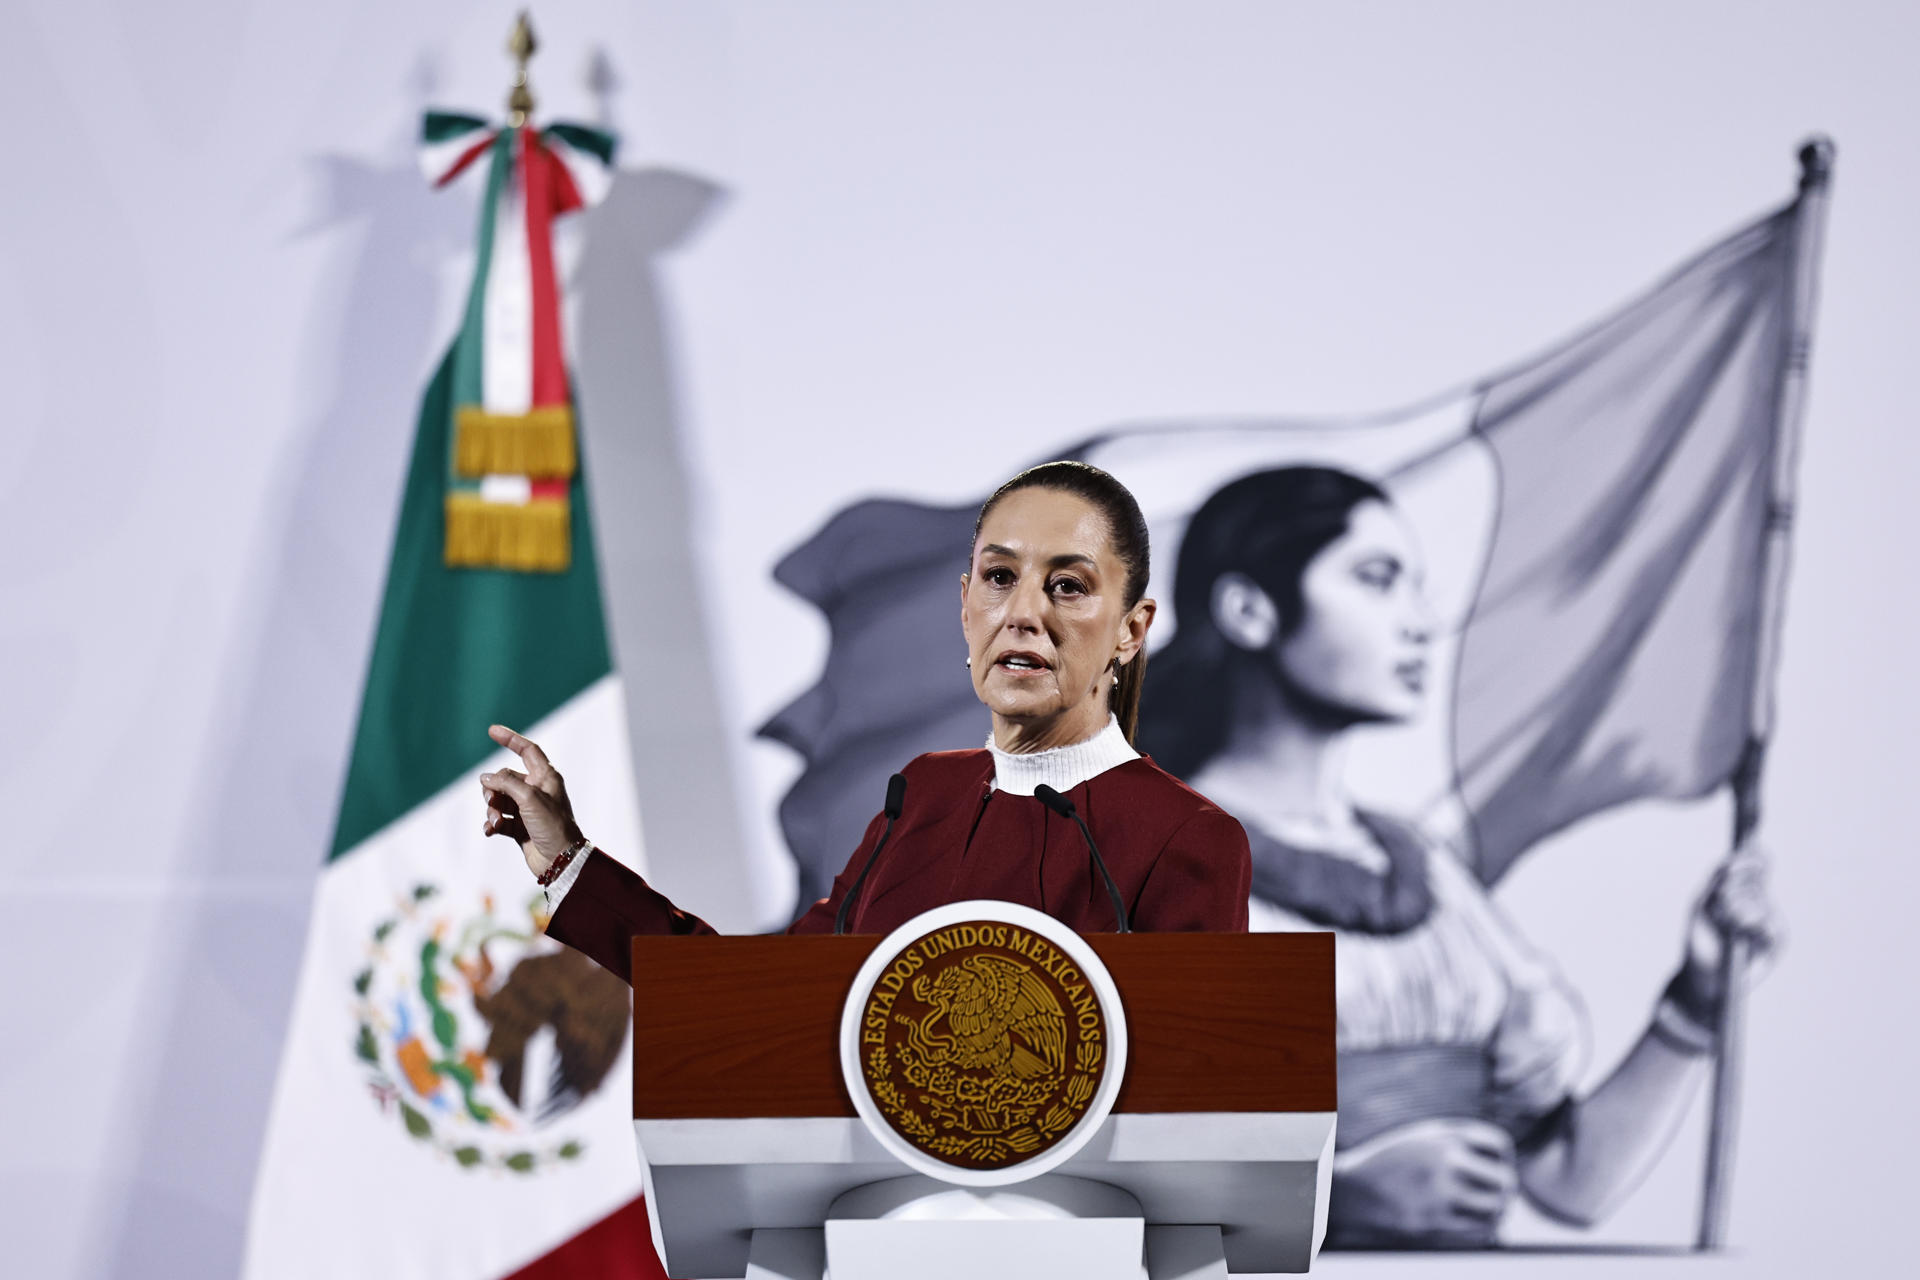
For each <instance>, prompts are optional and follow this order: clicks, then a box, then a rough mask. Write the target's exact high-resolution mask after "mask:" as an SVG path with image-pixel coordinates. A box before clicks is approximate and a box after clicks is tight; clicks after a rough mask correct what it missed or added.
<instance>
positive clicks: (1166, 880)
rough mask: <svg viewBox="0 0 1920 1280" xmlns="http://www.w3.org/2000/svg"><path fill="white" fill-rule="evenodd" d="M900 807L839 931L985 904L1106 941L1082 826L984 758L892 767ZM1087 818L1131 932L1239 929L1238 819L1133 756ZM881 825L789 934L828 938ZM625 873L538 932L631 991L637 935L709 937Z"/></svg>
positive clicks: (1103, 785)
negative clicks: (1020, 789) (973, 902)
mask: <svg viewBox="0 0 1920 1280" xmlns="http://www.w3.org/2000/svg"><path fill="white" fill-rule="evenodd" d="M902 772H904V773H905V774H906V778H907V794H906V804H905V806H904V808H903V809H902V811H901V815H900V818H899V819H898V821H896V822H895V823H894V824H893V836H892V838H891V839H889V840H888V841H887V847H886V849H885V851H883V852H882V853H881V855H880V860H879V861H878V862H877V863H875V864H874V868H873V872H872V874H870V875H869V876H868V877H867V882H866V884H865V885H864V886H862V888H861V891H860V899H859V901H857V902H855V903H854V905H853V910H852V912H851V913H850V914H849V917H848V921H847V928H848V930H849V932H854V933H869V934H873V933H888V932H890V931H891V930H893V929H894V928H896V927H897V926H899V925H901V924H904V923H905V922H906V921H908V920H910V919H912V918H913V917H914V916H917V915H919V914H920V913H921V912H922V911H927V910H930V909H932V908H934V907H937V906H941V905H943V904H945V903H949V902H959V901H963V900H965V899H968V898H994V899H999V900H1001V901H1005V902H1017V903H1019V904H1021V905H1022V906H1027V907H1033V908H1036V909H1038V910H1040V911H1044V912H1046V913H1047V914H1048V915H1050V916H1053V917H1054V918H1055V919H1057V920H1060V921H1061V922H1063V923H1064V924H1066V925H1068V926H1070V927H1071V928H1073V929H1074V930H1076V931H1078V932H1080V933H1099V932H1111V931H1112V930H1113V929H1114V928H1115V927H1116V922H1115V920H1114V916H1113V904H1112V901H1111V900H1110V899H1109V898H1108V896H1107V891H1106V886H1105V885H1104V884H1103V883H1102V881H1101V879H1100V874H1099V872H1098V871H1096V870H1095V869H1094V866H1093V859H1092V857H1091V855H1089V854H1088V852H1087V846H1086V841H1085V840H1084V839H1082V837H1081V835H1080V829H1079V828H1078V827H1076V826H1075V825H1074V824H1073V823H1072V822H1070V821H1068V820H1067V819H1065V818H1061V817H1058V816H1056V815H1055V814H1054V813H1053V812H1052V811H1051V810H1049V809H1048V808H1047V807H1046V806H1045V805H1043V804H1041V803H1040V802H1039V801H1038V800H1036V799H1034V798H1033V797H1032V796H1014V795H1008V794H1006V793H1005V792H1002V791H996V790H993V789H992V787H991V786H990V785H989V783H990V782H991V781H992V778H993V758H992V756H991V755H990V754H989V753H988V752H987V751H985V750H976V751H940V752H935V753H934V754H932V755H924V756H920V757H918V758H916V759H915V760H913V761H912V762H911V763H909V764H908V765H907V767H906V768H905V769H904V770H903V771H902ZM1067 798H1068V799H1069V800H1071V801H1073V803H1074V806H1075V807H1076V808H1077V809H1078V810H1079V811H1080V816H1081V817H1082V818H1084V819H1086V822H1087V826H1088V828H1089V829H1090V830H1092V832H1093V838H1094V839H1095V840H1097V841H1099V843H1100V852H1101V854H1102V855H1103V856H1105V858H1106V860H1107V869H1108V870H1109V871H1111V872H1112V873H1113V878H1114V880H1115V881H1116V882H1117V883H1118V884H1119V886H1120V896H1121V898H1122V899H1124V900H1125V901H1126V903H1127V908H1128V914H1129V915H1130V916H1131V917H1132V924H1133V927H1134V928H1135V929H1136V930H1139V931H1141V932H1152V931H1173V930H1212V931H1215V932H1238V933H1244V932H1245V931H1246V928H1247V893H1248V890H1249V887H1250V886H1251V883H1252V879H1253V860H1252V857H1251V855H1249V853H1248V852H1247V833H1246V832H1245V831H1244V830H1242V829H1241V826H1240V824H1239V822H1237V821H1235V820H1234V818H1233V817H1232V816H1230V815H1229V814H1227V813H1226V812H1224V811H1222V810H1221V809H1219V808H1218V807H1216V806H1215V805H1214V804H1213V802H1212V801H1210V800H1208V799H1207V798H1206V797H1205V796H1203V795H1201V794H1200V793H1199V792H1197V791H1195V790H1193V788H1191V787H1189V786H1187V785H1186V784H1185V783H1183V782H1181V781H1180V780H1179V779H1178V778H1176V777H1174V776H1173V775H1172V774H1170V773H1167V772H1165V771H1164V770H1162V769H1161V768H1159V767H1158V766H1157V765H1155V764H1154V763H1153V761H1152V760H1150V759H1147V758H1145V757H1142V758H1140V759H1138V760H1130V761H1128V762H1127V763H1126V764H1123V765H1119V766H1116V767H1115V768H1112V769H1109V770H1107V771H1106V772H1105V773H1102V774H1100V775H1098V776H1097V777H1094V778H1090V779H1088V780H1087V781H1086V782H1083V783H1081V784H1080V785H1079V786H1077V787H1075V788H1073V789H1072V790H1071V791H1069V792H1067ZM885 825H886V819H885V817H884V816H876V817H875V818H874V820H873V821H872V822H870V823H868V824H867V833H866V836H865V838H864V839H862V840H861V841H860V847H859V848H858V849H855V850H854V851H853V856H852V857H851V858H849V859H848V860H847V866H846V869H845V870H843V871H842V872H841V873H840V874H839V875H838V876H837V877H836V878H835V879H834V882H833V892H832V893H830V894H829V895H828V896H826V897H824V898H822V899H820V901H818V902H816V903H814V904H813V906H812V908H811V909H809V910H808V911H807V913H806V914H805V915H803V916H801V917H800V919H798V920H796V921H795V922H794V923H793V925H792V927H791V928H789V929H788V930H787V932H788V933H827V932H830V931H831V930H832V928H833V918H834V913H835V912H837V911H838V910H839V909H840V901H841V899H842V898H843V897H845V896H846V893H847V890H848V888H849V887H850V886H851V885H852V884H853V882H854V880H855V879H857V878H858V877H859V875H860V868H861V867H863V866H865V865H866V862H867V855H869V854H870V853H872V852H873V847H874V844H875V842H876V841H878V840H879V838H880V832H881V830H882V828H883V827H884V826H885ZM713 932H716V931H715V930H714V928H713V927H712V926H711V925H709V924H708V923H707V922H706V921H704V920H702V919H700V918H699V917H698V916H694V915H689V914H688V913H686V912H685V911H682V910H680V908H678V907H676V906H674V905H673V903H671V902H669V901H668V900H667V899H666V897H665V896H663V895H662V894H660V893H659V892H658V891H656V890H655V889H654V888H653V887H652V886H650V885H649V884H647V882H646V881H645V880H643V879H641V878H640V877H639V876H638V875H636V874H634V873H633V872H632V871H631V870H629V869H628V868H626V867H625V866H622V865H621V864H620V863H618V862H616V861H614V860H613V859H612V858H609V857H605V856H595V857H589V858H588V859H587V863H586V865H585V866H584V867H583V868H582V869H581V872H580V878H579V879H578V880H576V881H575V882H574V884H573V887H572V888H571V889H569V890H568V891H567V894H566V896H565V897H563V898H562V899H561V900H560V907H559V909H558V910H557V911H555V912H554V915H553V919H552V920H551V921H549V922H548V924H547V933H548V934H549V935H550V936H551V937H554V938H558V939H559V940H560V941H561V942H564V943H566V944H567V945H568V946H570V947H573V948H574V949H575V950H577V951H582V952H585V953H586V954H587V955H589V956H591V957H593V959H595V960H597V961H598V962H599V963H600V964H601V965H603V966H604V967H606V968H608V969H611V970H612V971H613V972H615V973H617V974H619V975H620V976H621V977H622V978H626V979H628V981H631V980H632V978H631V975H630V974H629V973H628V964H629V956H628V939H630V938H631V937H633V936H634V935H635V934H672V933H683V934H684V933H713Z"/></svg>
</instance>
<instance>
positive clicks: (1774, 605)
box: [1696, 136, 1834, 1250]
mask: <svg viewBox="0 0 1920 1280" xmlns="http://www.w3.org/2000/svg"><path fill="white" fill-rule="evenodd" d="M1833 157H1834V146H1833V141H1832V140H1831V139H1829V138H1826V137H1824V136H1815V137H1813V138H1810V139H1808V140H1807V142H1806V143H1805V144H1804V145H1803V146H1802V147H1801V148H1800V199H1799V202H1798V208H1797V210H1796V213H1795V217H1794V228H1793V267H1792V270H1793V278H1792V281H1791V283H1790V286H1789V287H1790V288H1791V289H1792V290H1793V292H1792V295H1791V297H1790V308H1791V310H1790V314H1789V321H1790V324H1791V328H1790V330H1789V337H1788V343H1789V346H1788V350H1787V360H1786V366H1785V368H1784V369H1782V371H1781V374H1780V394H1779V398H1778V400H1777V401H1776V403H1777V406H1778V417H1777V418H1776V419H1775V423H1774V439H1773V444H1774V448H1773V477H1772V485H1771V492H1770V494H1769V499H1768V503H1767V531H1766V547H1765V552H1764V555H1763V559H1762V562H1761V573H1762V575H1763V576H1762V578H1761V585H1760V612H1759V637H1758V646H1757V651H1756V653H1755V656H1754V682H1753V695H1752V703H1751V705H1750V707H1749V710H1748V720H1747V743H1746V747H1745V749H1744V750H1743V751H1742V752H1741V755H1740V762H1739V764H1738V765H1737V766H1736V767H1735V769H1734V772H1733V778H1732V785H1733V846H1734V848H1736V849H1738V848H1740V847H1741V846H1743V845H1744V844H1746V842H1747V841H1748V839H1749V838H1751V837H1752V835H1753V834H1754V832H1755V830H1757V829H1758V827H1759V826H1760V779H1761V775H1762V773H1763V771H1764V766H1765V763H1766V754H1767V743H1768V741H1769V740H1770V739H1771V737H1772V735H1773V714H1774V705H1773V675H1774V671H1775V669H1776V668H1777V667H1778V665H1779V661H1780V629H1781V621H1782V616H1783V614H1784V610H1785V605H1786V594H1787V568H1788V562H1789V559H1790V549H1791V538H1792V534H1793V503H1794V490H1795V479H1794V476H1795V470H1796V468H1797V465H1798V462H1799V456H1800V426H1801V420H1802V418H1803V417H1804V416H1805V412H1806V403H1807V357H1808V353H1809V352H1810V351H1811V349H1812V345H1813V305H1814V299H1815V295H1816V292H1817V285H1818V280H1819V269H1820V249H1821V244H1822V242H1823V240H1824V239H1825V235H1826V225H1827V188H1828V183H1829V181H1830V179H1831V178H1832V176H1833ZM1751 950H1752V943H1751V942H1749V941H1748V940H1747V939H1746V938H1743V937H1739V936H1729V937H1728V938H1727V940H1726V946H1725V949H1724V951H1723V953H1722V955H1721V959H1720V982H1721V987H1720V989H1721V991H1722V993H1723V994H1722V998H1721V1006H1720V1026H1719V1034H1718V1036H1717V1037H1716V1044H1717V1046H1718V1048H1717V1052H1716V1053H1715V1055H1714V1061H1713V1112H1712V1117H1711V1120H1710V1122H1709V1128H1708V1130H1707V1165H1706V1177H1705V1184H1704V1186H1703V1188H1702V1190H1701V1196H1700V1234H1699V1238H1698V1240H1697V1242H1696V1247H1697V1248H1699V1249H1702V1250H1715V1249H1719V1248H1721V1247H1722V1246H1723V1245H1724V1244H1725V1242H1726V1235H1727V1213H1728V1206H1729V1202H1730V1201H1731V1199H1732V1191H1731V1189H1732V1183H1733V1152H1734V1137H1735V1129H1736V1127H1737V1124H1738V1119H1739V1110H1740V1077H1741V1067H1742V1066H1743V1065H1744V1063H1743V1057H1744V1050H1745V1044H1746V1042H1745V1030H1746V1002H1747V1001H1746V970H1747V962H1748V960H1749V959H1750V958H1751V955H1750V953H1751Z"/></svg>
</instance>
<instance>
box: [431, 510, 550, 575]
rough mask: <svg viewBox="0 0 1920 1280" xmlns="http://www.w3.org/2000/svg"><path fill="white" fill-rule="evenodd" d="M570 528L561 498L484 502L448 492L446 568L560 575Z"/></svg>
mask: <svg viewBox="0 0 1920 1280" xmlns="http://www.w3.org/2000/svg"><path fill="white" fill-rule="evenodd" d="M572 562H573V531H572V526H571V524H570V523H569V521H568V518H567V500H566V499H565V498H535V499H533V500H532V501H531V502H525V503H518V502H487V501H485V500H484V499H482V498H481V497H480V495H479V494H477V493H450V494H448V495H447V567H448V568H450V569H518V570H520V571H521V572H523V573H565V572H566V571H567V567H568V566H569V565H570V564H572Z"/></svg>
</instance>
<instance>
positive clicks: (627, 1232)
mask: <svg viewBox="0 0 1920 1280" xmlns="http://www.w3.org/2000/svg"><path fill="white" fill-rule="evenodd" d="M586 1276H591V1277H593V1278H594V1280H667V1271H666V1268H665V1267H663V1266H661V1265H660V1259H659V1257H657V1256H656V1255H655V1254H654V1252H653V1228H652V1227H650V1226H648V1225H647V1202H646V1200H644V1199H642V1198H640V1197H638V1196H636V1197H635V1198H633V1199H632V1200H629V1201H628V1202H627V1203H626V1204H624V1205H622V1206H621V1207H620V1208H618V1209H615V1210H614V1211H613V1212H612V1213H610V1214H608V1215H607V1216H606V1217H604V1218H602V1219H600V1221H598V1222H596V1223H594V1224H593V1225H592V1226H590V1227H588V1228H587V1229H586V1230H585V1231H582V1232H581V1233H580V1234H579V1235H577V1236H573V1237H571V1238H570V1239H568V1240H566V1241H564V1242H563V1243H562V1244H560V1245H559V1246H558V1247H557V1248H555V1249H554V1250H552V1251H551V1252H549V1253H547V1254H545V1255H543V1256H541V1257H539V1258H536V1259H535V1260H534V1261H532V1262H529V1263H528V1264H527V1265H526V1266H524V1267H522V1268H520V1270H518V1271H516V1272H514V1273H513V1274H512V1275H510V1276H508V1277H507V1280H581V1278H582V1277H586Z"/></svg>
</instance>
